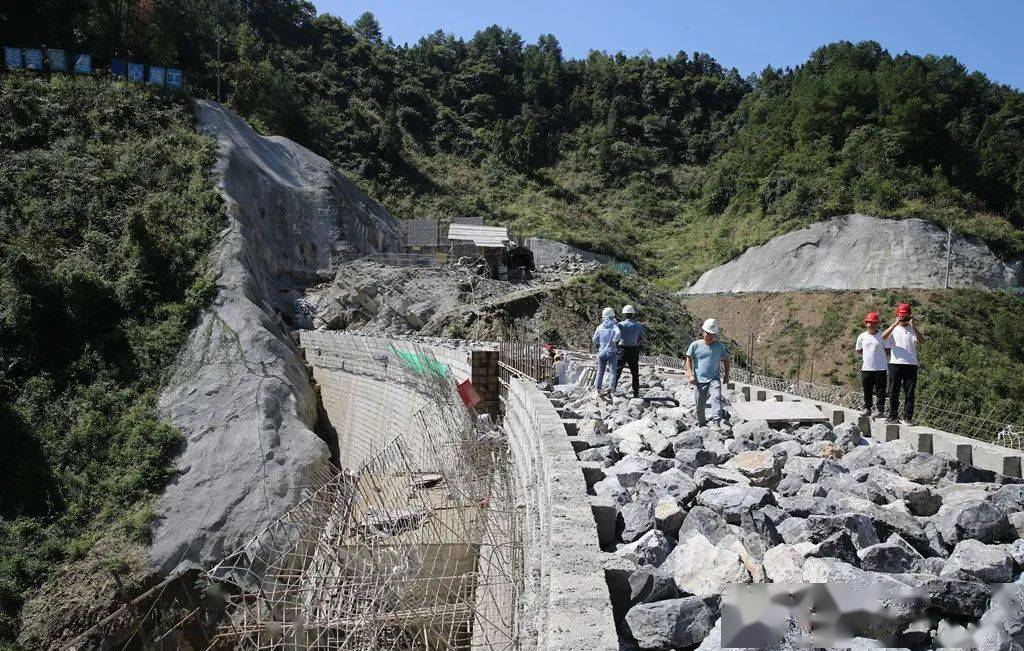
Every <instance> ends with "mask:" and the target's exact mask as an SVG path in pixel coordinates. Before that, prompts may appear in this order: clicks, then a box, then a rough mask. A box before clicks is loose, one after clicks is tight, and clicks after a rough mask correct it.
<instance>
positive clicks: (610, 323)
mask: <svg viewBox="0 0 1024 651" xmlns="http://www.w3.org/2000/svg"><path fill="white" fill-rule="evenodd" d="M618 332H619V326H618V324H617V323H615V310H613V309H612V308H610V307H606V308H604V310H603V311H602V312H601V323H600V325H598V326H597V330H595V331H594V343H595V344H596V345H597V379H596V380H595V381H594V387H595V388H596V389H597V395H599V396H603V395H605V392H606V391H605V388H604V374H605V371H606V370H607V371H608V374H609V375H610V376H611V377H610V378H609V382H608V389H607V393H608V394H611V392H612V388H613V387H615V383H616V382H618V379H619V376H618V360H617V359H616V358H617V357H618V347H617V346H616V345H615V336H616V334H618Z"/></svg>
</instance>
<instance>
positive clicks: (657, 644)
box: [626, 597, 717, 649]
mask: <svg viewBox="0 0 1024 651" xmlns="http://www.w3.org/2000/svg"><path fill="white" fill-rule="evenodd" d="M716 618H717V612H716V610H715V609H713V608H712V607H710V606H709V605H708V603H707V602H706V600H705V599H702V598H700V597H684V598H682V599H668V600H666V601H658V602H655V603H646V604H638V605H636V606H634V607H632V608H630V609H629V612H628V613H627V614H626V624H627V626H628V627H629V632H630V633H631V634H632V635H633V638H634V639H636V641H637V643H638V644H639V645H640V648H641V649H680V648H683V647H688V646H693V645H695V644H697V643H699V642H700V641H701V640H703V639H704V638H705V637H706V636H707V634H708V633H710V632H711V629H712V627H713V626H714V624H715V619H716Z"/></svg>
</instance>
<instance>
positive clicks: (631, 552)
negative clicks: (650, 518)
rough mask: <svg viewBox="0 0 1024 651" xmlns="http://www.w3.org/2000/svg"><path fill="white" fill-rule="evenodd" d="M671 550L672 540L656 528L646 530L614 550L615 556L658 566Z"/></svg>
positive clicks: (637, 562)
mask: <svg viewBox="0 0 1024 651" xmlns="http://www.w3.org/2000/svg"><path fill="white" fill-rule="evenodd" d="M671 551H672V541H670V540H669V539H668V538H667V537H666V536H665V534H664V533H662V532H661V531H658V530H653V531H648V532H647V533H645V534H644V535H642V536H640V537H639V538H637V539H636V540H635V541H633V542H631V543H627V544H625V545H622V546H621V547H619V548H618V549H616V550H615V555H616V556H621V557H623V558H628V559H629V560H631V561H633V562H634V563H636V564H637V565H653V566H655V567H658V566H659V565H661V564H662V563H664V562H665V559H666V558H667V557H668V555H669V552H671Z"/></svg>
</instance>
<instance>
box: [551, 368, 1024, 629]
mask: <svg viewBox="0 0 1024 651" xmlns="http://www.w3.org/2000/svg"><path fill="white" fill-rule="evenodd" d="M642 386H643V387H644V388H645V390H646V391H648V392H651V393H655V392H656V393H658V394H660V395H672V396H674V397H675V398H676V399H678V400H679V402H680V406H679V407H673V408H665V407H660V406H658V404H657V403H655V402H651V403H645V402H643V401H636V400H630V399H627V398H626V397H625V396H619V397H616V398H615V399H614V400H612V401H609V400H606V399H600V398H597V397H596V396H595V395H593V393H592V391H586V390H584V389H577V390H576V394H575V396H573V395H569V396H567V399H568V405H567V406H568V407H569V408H571V409H572V411H573V412H575V413H577V414H579V416H580V417H581V418H582V419H583V421H584V422H587V423H589V424H588V425H587V429H588V431H594V432H597V431H601V432H604V431H606V432H608V436H607V438H603V439H601V440H599V441H595V442H596V443H600V448H601V451H600V453H599V454H593V455H588V454H587V451H588V448H586V447H585V446H582V445H579V444H577V449H578V453H577V454H578V456H579V457H580V458H581V459H588V460H594V459H601V461H600V462H599V464H600V465H602V466H603V467H604V469H605V474H606V477H605V479H603V480H602V481H600V482H598V483H597V484H595V485H594V493H595V497H594V498H593V499H599V500H602V501H601V504H602V505H603V506H602V511H601V513H602V519H604V520H607V521H609V522H610V521H611V519H612V518H615V519H616V520H617V522H616V526H615V534H614V541H612V540H611V536H610V534H609V535H607V536H606V537H605V539H604V542H605V543H606V544H605V545H604V549H605V550H606V551H608V552H611V553H612V554H613V556H612V558H613V559H616V558H619V559H621V561H622V562H623V564H621V567H620V565H617V564H615V563H614V562H611V563H609V565H607V566H606V567H607V568H609V569H606V573H607V572H611V571H613V570H612V569H611V568H614V572H615V575H614V579H613V578H612V577H611V576H610V575H609V586H610V590H611V591H612V595H611V596H612V603H613V604H617V606H616V608H615V615H616V619H617V622H616V624H617V628H618V631H619V634H620V638H621V642H622V644H623V646H624V648H626V647H631V648H635V647H639V648H641V649H674V648H680V647H685V646H695V645H698V644H701V643H702V642H703V646H702V647H701V648H705V647H707V648H711V647H708V646H707V645H708V644H711V645H712V646H714V644H715V643H714V642H709V640H711V637H713V636H714V635H720V627H721V622H720V621H718V619H719V617H720V607H721V606H720V600H719V595H720V594H721V593H722V592H723V591H724V590H725V588H726V586H728V585H730V584H736V583H759V582H769V583H771V582H774V583H808V582H827V583H842V584H850V585H852V586H870V588H871V589H875V588H879V587H880V589H886V590H898V589H906V590H910V589H915V590H917V591H918V592H919V593H920V594H923V595H925V596H924V597H923V598H925V599H926V601H927V606H926V607H925V609H924V611H923V612H924V614H925V615H927V617H928V618H930V619H926V620H921V621H917V622H912V621H911V620H912V619H914V617H912V616H911V615H919V614H920V613H915V612H911V611H907V612H906V613H903V614H900V615H899V616H898V617H896V618H895V619H893V620H892V622H890V624H891V626H890V628H892V630H888V629H886V631H885V634H886V635H891V637H890V639H889V641H895V642H896V643H897V644H896V646H912V645H913V644H912V643H913V642H914V641H915V640H918V641H919V640H921V639H924V637H930V636H933V635H937V636H939V637H935V638H934V639H935V640H938V641H942V640H947V641H949V640H951V639H952V638H949V637H945V638H943V637H942V635H947V636H948V635H951V634H952V633H950V632H949V631H952V630H954V629H955V626H954V624H955V625H956V626H958V625H959V624H957V623H956V622H959V621H960V620H961V619H962V618H963V617H965V616H966V617H968V618H969V619H972V620H979V619H980V618H982V616H986V617H988V619H987V620H986V621H990V620H992V619H993V617H994V615H986V613H987V611H988V610H989V609H990V607H992V606H990V603H989V598H990V596H991V595H992V588H991V587H990V586H991V584H993V583H1009V582H1013V581H1017V582H1019V583H1020V585H1021V588H1022V589H1024V576H1022V571H1024V540H1018V539H1019V538H1020V534H1019V532H1018V526H1017V524H1015V523H1024V484H1021V483H1020V480H1016V479H1012V478H1007V477H1001V476H997V475H995V474H993V473H986V472H984V471H979V470H978V469H976V468H971V467H967V466H963V465H961V464H959V463H957V462H955V461H951V460H948V459H945V458H942V457H939V456H933V455H930V454H924V453H919V452H916V451H914V450H913V449H911V448H910V446H909V445H908V444H907V443H905V442H903V441H892V442H879V441H877V440H872V439H871V438H870V437H869V436H866V433H862V432H860V430H859V429H858V427H857V425H855V424H850V423H846V424H842V425H839V426H836V427H834V428H833V427H831V426H828V425H823V424H817V425H813V426H801V425H800V424H798V423H793V424H790V425H786V426H784V427H782V426H778V427H769V426H768V424H767V423H764V422H740V421H738V420H736V418H735V416H733V422H732V426H731V428H730V427H727V428H725V429H724V431H715V430H712V429H710V428H707V427H698V426H697V424H696V417H695V415H694V409H693V400H692V396H691V390H690V388H689V387H688V386H687V385H686V384H685V382H684V380H682V379H679V378H669V377H657V376H653V375H646V376H645V377H643V379H642ZM727 409H728V408H727ZM652 442H653V443H654V445H655V446H657V448H658V449H657V450H654V449H653V447H652V446H651V443H652ZM666 443H667V445H666ZM826 443H827V445H826ZM979 479H982V480H984V481H979ZM597 512H598V511H597V510H596V509H595V513H597ZM652 513H653V516H652ZM608 531H610V528H608ZM618 593H621V594H618ZM922 621H923V622H924V623H923V624H922ZM922 626H924V627H925V628H924V629H922ZM1000 626H1003V625H1002V624H1000ZM1007 627H1009V628H1007ZM999 630H1000V631H1001V633H1000V635H1002V636H1003V638H1005V639H1006V640H1011V639H1012V640H1013V641H1014V642H1015V643H1017V644H1022V645H1024V629H1022V628H1021V627H1015V625H1014V624H1013V623H1012V622H1011V623H1008V624H1006V626H1004V627H1003V628H1000V629H999ZM1001 639H1002V638H1001ZM880 642H881V640H862V641H861V643H863V644H869V643H879V645H880Z"/></svg>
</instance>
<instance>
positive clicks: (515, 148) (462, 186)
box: [0, 0, 1024, 287]
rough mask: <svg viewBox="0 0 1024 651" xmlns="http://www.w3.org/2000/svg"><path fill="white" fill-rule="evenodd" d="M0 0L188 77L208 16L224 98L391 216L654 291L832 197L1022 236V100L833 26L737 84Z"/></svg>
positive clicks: (277, 19)
mask: <svg viewBox="0 0 1024 651" xmlns="http://www.w3.org/2000/svg"><path fill="white" fill-rule="evenodd" d="M115 8H116V10H117V11H115ZM7 11H8V13H7V20H6V21H5V22H2V23H0V25H2V31H0V35H2V36H3V37H4V38H5V42H8V41H10V40H11V37H9V36H8V34H16V35H17V39H16V40H18V41H21V40H25V39H26V38H29V37H28V36H26V35H33V36H32V37H31V38H35V39H36V42H38V41H39V40H44V41H45V40H46V39H50V41H53V40H56V41H57V42H60V43H63V44H66V45H68V46H70V45H71V43H72V42H74V41H76V39H77V40H79V41H81V42H82V44H83V45H86V46H88V47H92V48H94V49H95V50H96V51H97V53H98V55H99V56H101V57H102V56H103V55H109V54H113V53H119V54H126V55H129V54H130V55H136V56H137V57H139V58H140V59H146V60H155V61H160V62H163V63H172V62H173V63H176V64H179V65H182V66H184V67H185V68H186V70H187V73H188V75H189V77H188V78H189V79H190V80H192V84H193V92H199V93H207V94H209V93H210V92H211V91H212V88H213V82H212V74H213V70H214V69H215V65H216V64H215V59H214V52H215V35H216V34H221V35H222V36H223V37H224V39H225V40H224V45H223V51H222V57H223V61H224V73H225V88H226V90H225V95H226V98H227V99H228V101H229V103H230V104H231V106H232V107H233V108H235V109H236V110H237V111H239V112H240V113H241V114H242V115H243V116H245V117H246V118H248V119H249V120H251V121H252V122H253V123H254V124H256V125H258V126H259V127H260V128H262V129H264V130H266V131H267V132H273V133H278V134H284V135H287V136H289V137H291V138H293V139H295V140H297V141H298V142H300V143H302V144H304V145H306V146H308V147H310V148H312V149H313V150H314V151H316V152H318V153H320V154H322V155H324V156H327V157H328V158H329V159H331V160H332V161H333V162H334V163H335V164H337V165H338V166H339V167H340V168H341V169H343V170H344V171H345V172H346V173H348V174H350V175H351V176H353V177H354V178H355V179H356V180H357V181H358V182H359V183H361V184H362V185H363V186H364V188H365V189H366V190H367V191H368V192H369V193H370V194H371V195H373V196H375V198H377V199H378V200H380V201H381V203H383V204H384V205H385V206H386V207H387V208H388V209H389V210H391V211H392V212H393V213H395V214H396V215H398V216H400V217H422V216H455V215H467V214H472V215H477V214H478V215H483V216H484V217H485V218H486V219H488V220H490V221H494V222H502V223H508V224H511V225H512V226H514V227H515V228H516V229H517V230H519V231H521V232H523V233H524V234H532V233H538V234H543V235H547V236H549V237H555V238H558V239H562V240H566V241H569V242H573V243H576V244H581V245H584V246H588V247H591V248H595V249H598V250H601V251H606V252H610V253H614V254H616V255H617V256H619V257H620V258H623V259H627V260H629V261H631V262H633V263H634V264H635V265H636V266H637V267H638V268H639V269H640V270H641V271H642V272H646V273H648V274H650V275H652V276H655V277H658V278H660V279H661V281H662V282H663V283H665V284H666V286H670V287H674V286H677V285H678V284H679V282H682V281H691V280H693V279H694V278H695V277H696V276H697V275H698V274H699V273H700V272H702V271H704V270H705V269H707V268H709V267H710V266H713V265H716V264H719V263H722V262H724V261H726V260H728V259H730V258H732V257H734V256H735V255H736V254H738V253H740V252H741V251H743V250H744V249H745V248H746V247H748V246H749V245H751V244H754V243H760V242H763V241H765V240H766V239H768V238H770V237H771V236H774V235H776V234H779V233H781V232H785V231H788V230H791V229H793V228H795V227H797V226H801V225H804V224H806V223H808V222H810V221H813V220H817V219H820V218H823V217H827V216H831V215H834V214H841V213H846V212H852V211H861V212H867V213H871V214H875V215H879V216H884V217H902V216H908V215H914V216H921V217H926V218H929V219H933V220H937V221H940V222H943V223H948V224H951V225H955V226H956V227H957V229H958V230H960V231H961V232H964V233H968V234H976V235H981V236H983V237H985V239H987V240H988V241H989V242H990V243H992V244H993V246H994V248H995V249H996V250H997V251H999V252H1000V253H1002V254H1004V255H1009V256H1018V255H1021V254H1022V253H1024V235H1022V233H1021V231H1020V227H1021V225H1022V220H1024V147H1021V143H1022V141H1024V94H1022V93H1021V92H1020V91H1018V90H1014V89H1011V88H1008V87H1005V86H1000V85H998V84H994V83H992V82H991V81H989V80H988V79H986V78H985V76H984V75H982V74H980V73H969V72H968V71H967V70H965V68H964V66H963V65H961V64H960V63H958V62H957V61H956V60H955V59H953V58H952V57H948V56H927V57H920V56H914V55H907V54H903V55H893V54H890V53H889V52H886V51H885V50H884V49H882V48H881V47H880V46H879V45H878V44H877V43H873V42H865V43H860V44H852V43H846V42H843V43H834V44H831V45H825V46H823V47H822V48H820V49H819V50H817V51H816V52H813V53H809V59H808V61H807V62H806V63H805V64H804V65H802V66H800V67H798V68H797V69H792V70H791V69H785V70H779V69H773V68H766V69H765V70H764V71H763V72H762V73H761V74H759V75H755V76H751V77H749V78H746V79H744V78H741V77H740V76H739V75H738V74H737V73H736V71H734V70H726V69H724V68H723V67H722V66H721V65H719V64H718V63H717V62H716V61H715V60H714V59H713V58H712V57H711V56H709V55H707V54H701V53H687V52H680V53H679V54H677V55H675V56H671V57H661V58H653V57H651V56H625V55H622V54H607V53H604V52H591V54H590V55H589V56H588V57H587V58H586V59H582V60H575V59H567V58H566V57H564V56H563V54H562V52H561V49H560V47H559V45H558V40H557V38H556V37H555V36H553V35H545V36H542V37H541V38H540V39H538V41H537V42H536V43H524V41H523V39H522V38H521V37H520V36H519V35H518V34H516V33H514V32H512V31H510V30H508V29H503V28H501V27H499V26H492V27H489V28H486V29H484V30H481V31H480V32H478V33H477V34H475V35H474V36H473V37H472V38H470V39H468V40H466V39H462V38H458V37H455V36H452V35H450V34H446V33H444V32H442V31H438V32H435V33H432V34H427V35H425V36H424V37H423V38H422V39H420V40H419V41H418V42H417V43H414V44H411V45H409V46H405V45H395V44H394V43H391V42H390V41H387V40H385V39H383V38H382V31H381V26H380V25H378V24H377V22H376V20H375V19H374V18H373V16H372V15H370V14H364V15H363V16H362V17H361V18H360V19H359V20H357V21H355V22H354V23H353V24H351V25H349V24H346V23H345V22H344V21H342V20H340V19H338V18H336V17H333V16H330V15H319V16H318V15H317V14H316V11H315V9H314V8H313V6H312V5H311V4H309V3H308V2H302V1H297V0H266V1H264V2H260V3H249V2H241V1H240V2H234V3H232V2H228V3H223V2H220V1H219V0H218V1H216V2H215V1H214V0H189V1H188V2H170V0H150V1H147V2H145V3H143V2H126V3H114V4H112V5H106V4H102V3H99V4H95V3H86V2H83V1H81V0H77V1H76V0H52V2H49V3H45V4H44V5H43V9H41V10H39V12H37V13H35V14H33V12H32V11H31V10H28V9H25V10H24V11H26V14H25V15H21V14H18V13H17V12H16V11H13V10H7ZM58 17H60V19H59V20H58ZM33 21H34V22H33ZM39 25H44V26H45V27H42V28H41V27H39ZM35 35H38V36H35ZM50 41H47V42H50ZM680 45H681V46H685V43H681V44H680Z"/></svg>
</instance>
